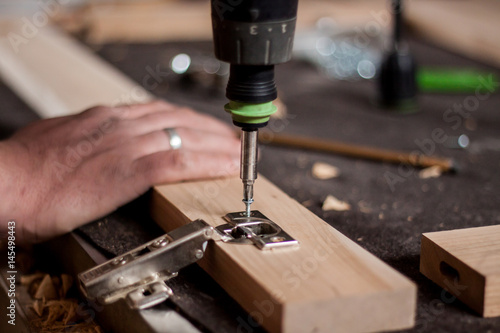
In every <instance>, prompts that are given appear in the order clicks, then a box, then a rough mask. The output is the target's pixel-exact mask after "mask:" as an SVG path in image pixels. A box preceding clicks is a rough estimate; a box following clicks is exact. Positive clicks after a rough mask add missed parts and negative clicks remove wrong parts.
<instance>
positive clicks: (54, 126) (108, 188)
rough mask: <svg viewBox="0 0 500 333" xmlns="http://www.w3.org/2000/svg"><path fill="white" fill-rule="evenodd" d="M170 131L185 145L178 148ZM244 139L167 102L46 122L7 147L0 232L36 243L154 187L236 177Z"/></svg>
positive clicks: (0, 168)
mask: <svg viewBox="0 0 500 333" xmlns="http://www.w3.org/2000/svg"><path fill="white" fill-rule="evenodd" d="M165 128H175V129H176V131H177V133H178V134H179V136H180V137H181V139H182V147H181V149H178V150H173V149H171V147H170V144H169V141H170V140H169V137H168V135H167V133H166V132H165V131H164V129H165ZM238 163H239V140H238V139H237V137H236V136H235V134H234V132H233V130H232V129H231V128H230V127H229V126H227V125H225V124H223V123H222V122H220V121H218V120H216V119H214V118H212V117H210V116H207V115H202V114H200V113H197V112H195V111H192V110H190V109H187V108H182V107H179V106H175V105H172V104H168V103H166V102H162V101H156V102H152V103H148V104H143V105H133V106H121V107H114V108H110V107H95V108H92V109H89V110H87V111H84V112H82V113H80V114H77V115H72V116H67V117H60V118H53V119H47V120H41V121H38V122H35V123H33V124H31V125H29V126H27V127H26V128H23V129H21V130H20V131H18V132H17V133H15V134H14V135H13V136H12V137H11V138H9V139H8V140H6V141H2V142H0V182H1V183H0V191H1V192H2V197H3V198H2V200H1V201H0V221H1V222H2V225H1V226H0V233H1V234H5V233H6V231H7V221H10V220H15V221H16V238H17V240H18V241H20V242H25V243H35V242H40V241H43V240H46V239H48V238H51V237H54V236H57V235H60V234H63V233H66V232H69V231H71V230H73V229H74V228H76V227H78V226H80V225H83V224H85V223H87V222H90V221H92V220H95V219H97V218H99V217H102V216H104V215H106V214H108V213H110V212H112V211H113V210H115V209H116V208H118V207H119V206H121V205H123V204H125V203H127V202H129V201H131V200H133V199H134V198H136V197H138V196H139V195H141V194H143V193H145V192H146V191H147V190H148V189H149V188H150V187H151V186H152V185H156V184H162V183H171V182H178V181H183V180H191V179H201V178H209V177H221V176H228V175H234V174H236V173H237V172H238Z"/></svg>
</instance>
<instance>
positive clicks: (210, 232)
mask: <svg viewBox="0 0 500 333" xmlns="http://www.w3.org/2000/svg"><path fill="white" fill-rule="evenodd" d="M213 235H214V229H211V228H210V229H207V230H205V237H206V238H212V236H213Z"/></svg>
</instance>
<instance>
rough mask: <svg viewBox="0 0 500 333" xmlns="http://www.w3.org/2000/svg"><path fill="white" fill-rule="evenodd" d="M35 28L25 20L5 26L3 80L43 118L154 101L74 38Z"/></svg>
mask: <svg viewBox="0 0 500 333" xmlns="http://www.w3.org/2000/svg"><path fill="white" fill-rule="evenodd" d="M35 28H36V29H34V30H30V29H29V28H27V25H26V23H24V22H23V21H21V20H16V21H3V22H1V23H0V78H1V79H2V80H3V81H4V82H5V83H6V84H8V85H9V86H10V87H11V88H12V89H13V90H14V91H15V92H16V93H17V94H18V95H19V96H20V97H21V98H22V99H23V100H24V101H25V102H26V103H27V104H28V105H29V106H30V107H31V108H32V109H33V110H35V111H36V112H38V113H39V114H40V115H41V116H42V117H43V118H50V117H58V116H63V115H68V114H73V113H76V112H81V111H82V110H85V109H87V108H89V107H92V106H96V105H99V104H102V105H118V104H130V103H134V102H145V101H147V100H150V99H151V98H152V96H151V95H150V94H149V92H147V91H146V90H144V89H143V88H142V87H141V86H139V85H138V84H137V83H135V82H133V81H132V80H130V79H129V78H128V77H126V76H125V75H123V74H122V73H120V72H119V71H117V70H116V69H114V68H112V67H111V66H110V65H109V64H107V63H106V62H104V61H103V60H101V59H99V58H97V57H96V56H95V55H94V54H92V52H90V51H89V49H88V48H86V47H84V46H83V45H81V44H80V43H78V42H77V41H75V40H74V39H72V38H70V37H68V36H67V35H65V34H62V33H61V32H59V31H57V30H55V29H53V28H51V27H48V26H43V27H40V28H38V27H36V26H35ZM146 74H147V72H145V75H146Z"/></svg>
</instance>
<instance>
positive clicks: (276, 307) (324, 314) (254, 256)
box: [0, 29, 416, 332]
mask: <svg viewBox="0 0 500 333" xmlns="http://www.w3.org/2000/svg"><path fill="white" fill-rule="evenodd" d="M10 32H12V30H10ZM61 44H62V45H61ZM0 45H1V46H2V47H1V48H0V59H3V55H4V54H6V52H11V51H6V49H7V47H8V42H6V41H5V39H4V40H2V41H1V42H0ZM54 45H58V46H54ZM64 45H66V46H64ZM23 47H25V49H24V50H23V51H22V52H36V53H37V54H38V56H36V57H35V56H33V57H31V56H28V55H24V56H23V57H21V58H19V61H17V62H16V64H17V66H18V67H20V68H24V72H25V73H30V74H32V75H28V76H25V77H23V78H22V80H21V81H22V82H23V84H22V85H21V84H18V85H13V88H14V89H15V90H16V91H17V92H18V93H19V94H20V95H21V96H32V93H33V92H31V91H26V90H28V89H44V87H45V86H48V87H50V92H51V93H52V96H53V98H54V100H55V101H57V103H53V101H52V100H47V99H36V98H32V100H31V101H30V105H31V106H32V107H33V108H34V109H35V110H39V111H43V112H45V113H43V115H45V116H47V114H48V113H49V112H50V109H51V107H52V106H53V105H60V112H61V113H64V111H65V108H66V111H67V112H68V113H69V112H73V111H75V110H74V108H76V107H77V106H79V105H81V104H88V105H93V104H96V103H106V100H107V101H111V102H113V101H115V99H116V98H117V96H120V95H121V94H122V93H127V91H128V89H132V88H133V89H136V88H137V87H136V86H134V85H133V84H131V83H130V81H129V80H128V79H124V77H123V75H121V74H119V73H117V72H116V71H115V70H113V69H112V68H111V67H109V66H108V67H107V69H104V67H106V65H104V62H103V61H101V60H99V59H98V58H96V57H94V56H93V55H91V53H90V52H89V51H87V50H85V49H84V48H83V47H81V46H78V47H76V46H75V44H74V42H72V41H71V42H70V41H69V40H68V39H67V38H66V37H64V36H62V35H61V34H60V33H59V32H57V31H55V30H52V29H43V30H40V31H39V35H38V36H37V37H36V38H34V39H33V40H31V41H30V43H28V44H26V45H24V46H23ZM56 47H57V50H58V52H57V56H56V54H55V53H52V48H56ZM82 53H83V54H82ZM7 54H8V53H7ZM49 55H52V56H49ZM89 59H92V60H89ZM59 64H64V65H62V66H63V67H62V68H59V66H58V65H59ZM68 64H71V66H73V67H72V68H71V71H69V70H68V68H67V67H66V66H68ZM93 66H97V68H98V69H99V70H91V68H90V67H93ZM40 67H42V69H40ZM43 68H50V69H51V70H50V71H47V70H43ZM61 69H66V70H61ZM104 70H105V71H106V72H105V73H108V74H109V77H108V78H107V79H104V78H102V75H103V74H102V73H103V71H104ZM56 73H57V74H56ZM0 74H1V75H2V77H4V78H6V79H7V82H10V81H9V80H14V79H15V78H13V74H14V73H13V72H12V71H9V70H8V69H6V65H4V66H0ZM54 77H56V79H54ZM76 78H79V80H81V82H82V83H81V85H79V86H78V88H77V89H76V88H73V89H74V90H75V92H74V93H73V92H72V90H73V89H70V91H68V89H67V88H66V87H67V86H70V85H72V84H73V82H72V80H74V79H76ZM96 87H97V88H96ZM96 89H97V91H96ZM137 89H138V88H137ZM94 91H95V94H96V95H94V94H93V93H90V92H94ZM98 91H104V92H107V93H106V94H104V95H105V96H103V95H100V94H97V92H98ZM67 93H71V94H72V95H71V96H72V97H71V98H69V97H68V96H67V95H66V94H67ZM80 94H81V95H82V96H84V97H82V96H80ZM108 94H109V95H108ZM101 96H102V97H101ZM98 97H99V98H98ZM104 97H105V98H104ZM101 98H104V99H101ZM73 99H74V100H73ZM82 99H84V100H83V101H82ZM103 101H104V102H103ZM77 102H78V103H77ZM69 106H72V107H71V108H70V107H69ZM241 187H242V185H241V181H240V180H239V179H237V178H231V179H215V180H208V181H201V182H186V183H180V184H173V185H165V186H158V187H155V189H154V195H153V200H152V215H153V217H154V218H155V220H156V221H157V222H158V223H159V224H160V225H161V226H162V227H163V228H164V229H165V230H167V231H168V230H171V229H173V228H175V227H178V226H180V225H182V224H184V223H187V222H189V221H190V220H193V219H196V218H202V219H204V220H206V221H207V222H208V223H209V224H211V225H213V226H217V225H219V224H222V223H224V222H223V220H222V218H221V217H222V216H223V215H224V214H226V213H228V212H233V211H238V210H240V209H241V208H242V203H241V190H242V189H241ZM255 192H256V195H255V197H256V202H255V203H254V205H253V206H252V208H255V209H259V210H261V211H262V213H264V214H265V215H267V216H268V217H269V218H270V219H272V220H273V221H275V222H276V223H278V224H279V225H281V226H282V227H283V228H284V229H285V230H286V231H287V232H288V233H289V234H291V235H292V236H293V237H295V238H296V239H298V240H299V241H300V247H299V248H290V249H280V250H272V251H260V250H258V249H257V248H255V247H254V246H252V245H235V244H225V243H222V242H216V243H213V244H211V245H210V249H208V250H207V254H206V257H205V258H204V259H203V260H202V261H201V262H200V265H201V266H202V267H203V268H204V269H205V270H206V271H207V272H209V273H210V274H211V275H212V276H213V277H214V279H215V280H216V281H217V282H218V283H219V284H220V285H221V286H222V287H224V288H225V289H226V290H227V291H228V293H229V294H230V295H231V296H232V297H234V299H235V300H237V301H238V302H239V303H240V304H241V305H242V306H243V307H244V308H245V309H246V310H247V311H248V312H249V313H250V315H251V316H252V317H253V318H254V320H255V321H257V322H259V323H262V325H263V326H264V327H265V328H266V329H268V330H269V331H270V332H332V331H339V332H342V331H349V332H353V331H380V330H396V329H404V328H408V327H411V326H412V325H413V323H414V314H415V306H416V287H415V285H414V284H413V283H412V282H411V281H409V280H408V279H407V278H405V277H404V276H402V275H401V274H400V273H398V272H396V271H395V270H394V269H392V268H391V267H389V266H388V265H386V264H385V263H383V262H382V261H381V260H379V259H377V258H376V257H374V256H373V255H371V254H370V253H368V252H367V251H365V250H363V249H362V248H361V247H360V246H358V245H357V244H355V243H354V242H352V241H351V240H349V239H348V238H346V237H345V236H343V235H342V234H341V233H340V232H338V231H337V230H335V229H333V228H332V227H331V226H329V225H328V224H327V223H325V222H324V221H322V220H321V219H320V218H318V217H317V216H315V215H314V214H313V213H311V212H310V211H309V210H307V209H306V208H304V207H303V206H302V205H300V204H299V203H298V202H296V201H294V200H293V199H291V198H290V197H289V196H287V195H286V194H285V193H283V192H282V191H281V190H279V189H278V188H277V187H276V186H274V185H273V184H271V183H270V182H269V181H267V180H266V179H265V178H264V177H262V176H259V179H258V181H257V184H256V186H255ZM238 321H239V323H240V325H241V328H242V330H243V331H244V329H247V330H248V329H249V328H250V329H252V324H253V323H254V322H255V321H252V319H251V318H250V317H249V318H238Z"/></svg>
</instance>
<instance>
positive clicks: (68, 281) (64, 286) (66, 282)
mask: <svg viewBox="0 0 500 333" xmlns="http://www.w3.org/2000/svg"><path fill="white" fill-rule="evenodd" d="M72 285H73V278H72V277H71V276H69V275H68V274H61V289H59V297H61V298H64V297H66V294H67V293H68V290H69V288H71V286H72Z"/></svg>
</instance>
